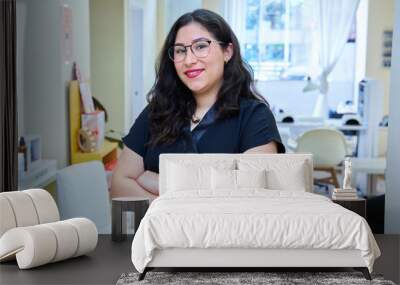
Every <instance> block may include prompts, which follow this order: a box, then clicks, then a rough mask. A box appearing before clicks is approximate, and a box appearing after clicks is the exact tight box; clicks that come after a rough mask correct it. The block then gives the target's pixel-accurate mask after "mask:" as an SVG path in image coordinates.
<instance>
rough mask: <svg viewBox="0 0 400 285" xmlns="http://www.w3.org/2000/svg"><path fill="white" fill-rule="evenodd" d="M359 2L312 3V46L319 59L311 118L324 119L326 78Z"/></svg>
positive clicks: (342, 46)
mask: <svg viewBox="0 0 400 285" xmlns="http://www.w3.org/2000/svg"><path fill="white" fill-rule="evenodd" d="M359 2H360V1H359V0H334V1H332V0H314V5H313V6H314V8H315V10H314V11H315V18H316V27H317V29H316V30H315V33H314V42H315V43H316V45H317V46H316V47H317V50H318V55H319V68H318V69H319V70H320V73H319V77H318V80H319V91H320V94H319V96H318V99H317V103H316V105H315V108H314V114H313V115H314V116H319V117H325V116H327V111H328V108H327V98H326V97H327V93H328V87H329V84H328V76H329V74H330V73H331V71H332V70H333V68H334V67H335V65H336V63H337V61H338V59H339V57H340V55H341V54H342V51H343V48H344V46H345V44H346V42H347V38H348V35H349V32H350V28H351V25H352V24H353V21H354V17H355V14H356V11H357V7H358V4H359Z"/></svg>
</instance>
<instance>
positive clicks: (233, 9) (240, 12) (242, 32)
mask: <svg viewBox="0 0 400 285" xmlns="http://www.w3.org/2000/svg"><path fill="white" fill-rule="evenodd" d="M224 6H225V9H224V10H225V11H224V18H225V20H226V21H227V22H228V24H229V25H230V26H231V28H232V30H233V32H234V33H235V35H236V37H237V38H238V40H239V44H240V49H241V52H242V53H243V50H244V46H243V44H244V42H245V40H246V10H247V8H246V7H247V1H246V0H225V5H224Z"/></svg>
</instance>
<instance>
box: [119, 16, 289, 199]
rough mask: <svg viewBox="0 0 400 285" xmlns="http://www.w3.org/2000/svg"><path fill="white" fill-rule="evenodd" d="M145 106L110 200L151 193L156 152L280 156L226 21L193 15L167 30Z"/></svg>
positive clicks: (269, 122) (153, 193)
mask: <svg viewBox="0 0 400 285" xmlns="http://www.w3.org/2000/svg"><path fill="white" fill-rule="evenodd" d="M156 71H157V75H156V81H155V84H154V86H153V88H152V89H151V91H150V92H149V94H148V101H149V104H148V106H147V107H146V108H145V109H144V110H143V112H142V113H141V114H140V115H139V117H138V118H137V119H136V121H135V123H134V125H133V126H132V128H131V130H130V132H129V134H128V135H127V136H126V137H124V138H123V142H124V144H125V147H124V149H123V151H122V153H121V156H120V158H119V160H118V164H117V166H116V169H115V171H114V174H113V179H112V187H111V188H112V189H111V196H113V197H117V196H132V195H134V196H145V197H149V198H151V199H154V198H155V197H157V195H158V162H159V155H160V154H161V153H243V152H244V153H276V152H284V151H285V149H284V146H283V145H282V143H281V139H280V136H279V132H278V130H277V127H276V123H275V119H274V117H273V115H272V113H271V111H270V109H269V107H268V105H267V102H266V101H265V99H263V98H262V97H261V96H260V95H259V94H258V93H257V91H256V90H255V88H254V82H253V77H252V73H251V69H250V67H249V66H248V65H247V64H246V63H245V62H243V60H242V58H241V56H240V48H239V43H238V40H237V38H236V36H235V35H234V33H233V32H232V30H231V28H230V27H229V25H228V24H227V23H226V22H225V20H224V19H223V18H222V17H221V16H219V15H218V14H215V13H213V12H211V11H208V10H204V9H199V10H195V11H194V12H191V13H187V14H184V15H183V16H181V17H180V18H179V19H178V20H177V21H176V22H175V24H174V25H173V26H172V28H171V30H170V32H169V34H168V36H167V38H166V40H165V43H164V46H163V48H162V50H161V53H160V56H159V60H158V65H157V67H156Z"/></svg>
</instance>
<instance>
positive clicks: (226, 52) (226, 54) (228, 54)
mask: <svg viewBox="0 0 400 285" xmlns="http://www.w3.org/2000/svg"><path fill="white" fill-rule="evenodd" d="M232 55H233V45H232V43H229V44H228V46H227V47H226V48H225V49H224V61H225V63H228V61H229V60H230V59H231V57H232Z"/></svg>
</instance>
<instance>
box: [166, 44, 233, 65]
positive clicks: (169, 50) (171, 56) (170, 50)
mask: <svg viewBox="0 0 400 285" xmlns="http://www.w3.org/2000/svg"><path fill="white" fill-rule="evenodd" d="M198 42H207V43H208V44H209V45H210V46H211V43H217V44H219V45H225V44H226V43H224V42H221V41H217V40H209V39H198V40H196V41H194V42H192V43H191V44H190V45H186V46H185V45H183V44H175V45H173V46H171V47H170V48H169V49H168V51H167V53H168V57H169V59H170V60H172V61H173V62H182V61H184V60H185V58H186V56H187V48H190V51H191V52H192V54H193V55H194V56H195V57H197V58H206V57H207V56H208V55H209V54H210V52H208V54H207V55H206V56H197V55H196V53H195V52H194V51H193V48H192V46H193V45H194V44H196V43H198ZM177 46H178V47H183V48H184V49H185V57H184V58H183V59H182V60H179V61H176V60H174V57H173V55H171V52H174V48H175V47H177Z"/></svg>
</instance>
